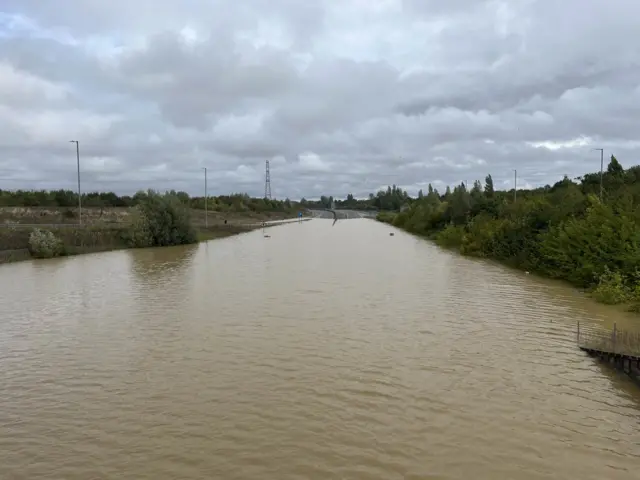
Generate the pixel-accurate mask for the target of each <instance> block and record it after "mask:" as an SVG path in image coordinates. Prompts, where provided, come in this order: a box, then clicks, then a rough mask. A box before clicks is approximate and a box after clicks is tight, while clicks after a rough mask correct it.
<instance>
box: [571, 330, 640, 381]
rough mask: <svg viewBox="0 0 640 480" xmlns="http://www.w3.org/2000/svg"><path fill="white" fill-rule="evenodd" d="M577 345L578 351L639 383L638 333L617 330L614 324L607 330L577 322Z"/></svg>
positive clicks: (639, 356)
mask: <svg viewBox="0 0 640 480" xmlns="http://www.w3.org/2000/svg"><path fill="white" fill-rule="evenodd" d="M577 343H578V347H579V348H580V350H582V351H584V352H586V353H588V354H589V355H590V356H592V357H596V358H599V359H600V360H601V361H603V362H606V363H608V364H611V365H612V366H613V367H614V368H616V369H617V370H620V371H622V372H624V373H626V374H627V375H629V376H630V377H631V378H633V379H634V380H636V381H638V382H640V332H626V331H621V330H618V328H617V326H616V324H615V323H614V324H613V328H612V329H611V330H607V329H604V328H599V327H594V326H587V325H584V324H583V325H581V324H580V322H578V333H577Z"/></svg>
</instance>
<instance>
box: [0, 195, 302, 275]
mask: <svg viewBox="0 0 640 480" xmlns="http://www.w3.org/2000/svg"><path fill="white" fill-rule="evenodd" d="M130 215H131V209H130V208H104V209H100V208H86V209H84V208H83V209H82V225H79V222H78V215H77V209H70V208H46V207H2V208H0V263H5V262H10V261H16V260H24V259H27V258H30V254H29V235H30V234H31V232H32V231H33V228H37V227H38V226H40V227H41V228H43V229H46V230H50V231H52V232H53V233H54V235H55V236H56V237H58V238H59V239H60V240H61V241H62V242H63V244H64V246H65V251H66V252H67V254H70V255H73V254H80V253H90V252H98V251H106V250H116V249H122V248H127V244H126V242H125V241H124V240H123V238H124V237H125V236H124V235H123V234H124V233H125V231H126V229H127V227H128V220H129V218H130ZM295 216H297V213H296V212H266V213H255V212H246V213H245V212H242V213H239V212H228V213H221V212H215V211H214V212H208V215H207V217H206V219H205V211H204V210H195V209H192V210H191V220H192V223H193V225H194V226H195V227H196V229H197V230H198V238H199V239H200V240H210V239H213V238H221V237H227V236H230V235H236V234H239V233H243V232H247V231H250V230H253V229H255V228H257V227H258V226H259V224H260V223H261V222H263V221H272V220H284V219H288V218H294V217H295ZM205 224H206V225H207V226H205Z"/></svg>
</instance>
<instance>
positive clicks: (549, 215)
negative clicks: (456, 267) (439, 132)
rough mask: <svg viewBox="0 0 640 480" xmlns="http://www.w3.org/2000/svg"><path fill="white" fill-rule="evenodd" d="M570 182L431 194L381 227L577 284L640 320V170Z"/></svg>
mask: <svg viewBox="0 0 640 480" xmlns="http://www.w3.org/2000/svg"><path fill="white" fill-rule="evenodd" d="M577 180H578V181H579V182H574V181H571V180H570V179H568V178H566V177H565V178H564V179H563V180H562V181H560V182H557V183H556V184H555V185H553V186H549V185H547V186H545V187H542V188H538V189H535V190H519V191H518V192H517V196H515V195H514V192H513V190H511V192H504V191H495V190H494V188H493V180H492V179H491V176H490V175H489V176H487V178H486V182H485V185H484V186H483V185H481V184H480V182H476V183H475V184H474V187H473V188H472V189H470V190H467V188H466V186H465V185H464V184H462V185H460V186H458V187H456V188H455V189H454V190H453V191H449V190H448V191H447V193H446V194H445V195H439V194H438V192H436V191H435V190H433V189H431V188H430V191H429V194H428V195H426V196H423V197H422V198H419V199H417V200H415V201H413V202H412V203H411V206H410V207H409V208H408V209H407V210H406V211H404V212H401V213H400V212H397V213H391V212H383V213H380V215H379V216H378V217H377V218H378V220H380V221H382V222H386V223H390V224H392V225H394V226H396V227H399V228H402V229H404V230H407V231H409V232H411V233H415V234H418V235H422V236H425V237H427V238H430V239H432V240H434V241H435V242H437V243H438V244H439V245H441V246H443V247H448V248H453V249H456V250H458V251H459V252H460V253H462V254H464V255H470V256H475V257H485V258H492V259H496V260H499V261H501V262H503V263H506V264H508V265H510V266H513V267H516V268H520V269H522V270H527V271H531V272H535V273H538V274H541V275H544V276H547V277H551V278H556V279H561V280H565V281H567V282H570V283H571V284H573V285H575V286H577V287H579V288H583V289H585V290H587V291H588V292H590V294H591V295H592V296H593V298H594V299H595V300H597V301H599V302H601V303H605V304H610V305H615V304H617V305H625V306H627V307H628V308H629V309H630V310H633V311H636V312H640V166H636V167H632V168H629V169H627V170H626V171H625V170H624V169H623V168H622V166H621V165H620V164H619V163H618V161H617V160H616V159H615V157H612V158H611V163H610V164H609V166H608V169H607V171H606V173H605V174H604V176H603V187H604V188H603V195H602V199H600V175H599V173H593V174H586V175H584V176H583V177H580V178H579V179H577Z"/></svg>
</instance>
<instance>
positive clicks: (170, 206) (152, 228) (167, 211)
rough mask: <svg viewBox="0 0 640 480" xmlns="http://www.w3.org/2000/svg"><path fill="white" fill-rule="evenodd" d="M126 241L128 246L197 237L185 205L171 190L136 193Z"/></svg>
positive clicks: (164, 243) (182, 242) (178, 242)
mask: <svg viewBox="0 0 640 480" xmlns="http://www.w3.org/2000/svg"><path fill="white" fill-rule="evenodd" d="M139 198H140V200H139V203H138V205H137V206H136V207H135V211H134V214H133V215H132V216H131V225H130V228H129V229H128V232H127V234H126V241H127V243H128V244H129V245H130V246H132V247H165V246H170V245H185V244H189V243H195V242H197V241H198V237H197V232H196V230H195V228H194V227H193V226H192V225H191V218H190V214H189V209H188V208H187V207H186V206H185V205H184V203H182V202H181V201H180V199H179V198H178V197H177V196H176V195H173V194H170V193H165V194H164V195H161V194H158V193H156V192H154V191H152V190H149V191H148V192H147V193H144V194H139Z"/></svg>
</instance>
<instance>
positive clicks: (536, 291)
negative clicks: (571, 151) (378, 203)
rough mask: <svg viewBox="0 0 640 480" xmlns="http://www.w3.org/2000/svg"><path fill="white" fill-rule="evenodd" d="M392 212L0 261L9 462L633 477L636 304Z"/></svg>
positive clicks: (278, 474)
mask: <svg viewBox="0 0 640 480" xmlns="http://www.w3.org/2000/svg"><path fill="white" fill-rule="evenodd" d="M388 228H389V227H388V226H383V225H380V224H377V223H375V222H372V221H366V220H352V221H348V222H346V221H345V222H343V223H341V224H337V225H336V226H335V227H333V228H331V227H330V222H328V223H327V222H323V221H313V222H307V223H303V224H293V225H288V226H283V227H278V228H274V229H273V231H272V235H271V238H270V240H269V242H265V241H264V239H263V238H262V235H261V232H254V233H249V234H244V235H240V236H237V237H232V238H227V239H223V240H218V241H213V242H209V243H207V244H201V245H199V246H196V247H186V248H171V249H157V250H139V251H126V252H113V253H107V254H98V255H88V256H84V257H76V258H69V259H62V260H51V261H42V262H26V263H21V264H14V265H8V266H3V267H1V268H0V289H2V292H3V293H4V294H5V295H4V297H3V302H2V304H0V319H2V320H0V382H1V383H0V385H1V386H2V388H1V389H0V404H1V405H2V409H0V478H7V479H14V478H15V479H21V478H25V479H31V478H59V479H68V480H75V479H82V480H85V479H89V478H118V477H120V476H123V477H125V478H136V479H147V478H148V479H163V478H167V479H170V478H181V479H190V478H193V479H196V478H224V479H243V480H244V479H252V478H255V479H261V480H262V479H278V480H287V479H307V478H308V479H311V478H348V479H356V480H357V479H385V480H387V479H421V480H422V479H466V478H476V479H479V480H482V479H492V480H493V479H496V478H512V479H543V478H557V479H571V478H580V479H581V480H584V479H587V480H588V479H594V480H595V479H598V480H599V479H602V478H607V479H613V480H615V479H625V480H626V479H629V478H632V477H633V472H635V471H636V470H637V465H638V461H639V460H640V449H639V446H640V433H639V432H640V430H639V429H638V423H639V420H640V395H639V393H638V389H637V388H636V387H634V386H633V385H631V384H630V383H629V382H628V380H626V379H625V378H624V377H621V376H620V375H617V374H615V373H612V372H611V371H609V370H608V369H607V368H604V367H602V366H601V365H599V364H598V363H596V362H594V361H593V360H591V359H590V358H588V357H586V356H584V355H583V354H582V353H581V352H580V351H579V350H577V349H576V348H575V325H576V322H577V321H578V320H579V321H581V322H585V321H589V319H593V321H594V322H603V321H606V322H610V323H612V322H613V321H616V322H617V323H618V325H619V326H620V327H623V326H624V325H625V322H628V321H629V319H628V317H626V316H624V314H617V313H615V312H614V311H611V310H606V311H605V310H602V307H599V306H596V305H594V304H592V303H590V302H589V301H588V300H587V299H585V298H584V297H583V296H581V295H580V294H578V293H576V292H574V291H572V290H571V289H569V288H567V287H565V286H562V285H559V284H557V283H555V282H548V281H544V280H541V279H536V278H533V277H531V276H525V275H523V274H521V273H519V272H516V271H512V270H509V269H505V268H503V267H501V266H498V265H495V264H492V263H489V262H481V261H476V260H470V259H465V258H462V257H460V256H457V255H455V254H452V253H450V252H445V251H442V250H440V249H438V248H437V247H435V246H434V245H432V244H430V243H428V242H425V241H423V240H420V239H417V238H415V237H412V236H410V235H407V234H405V233H403V232H398V233H397V234H396V235H395V236H394V237H389V236H388ZM327 245H331V251H330V252H327ZM322 252H327V253H322ZM613 317H615V318H613Z"/></svg>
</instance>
